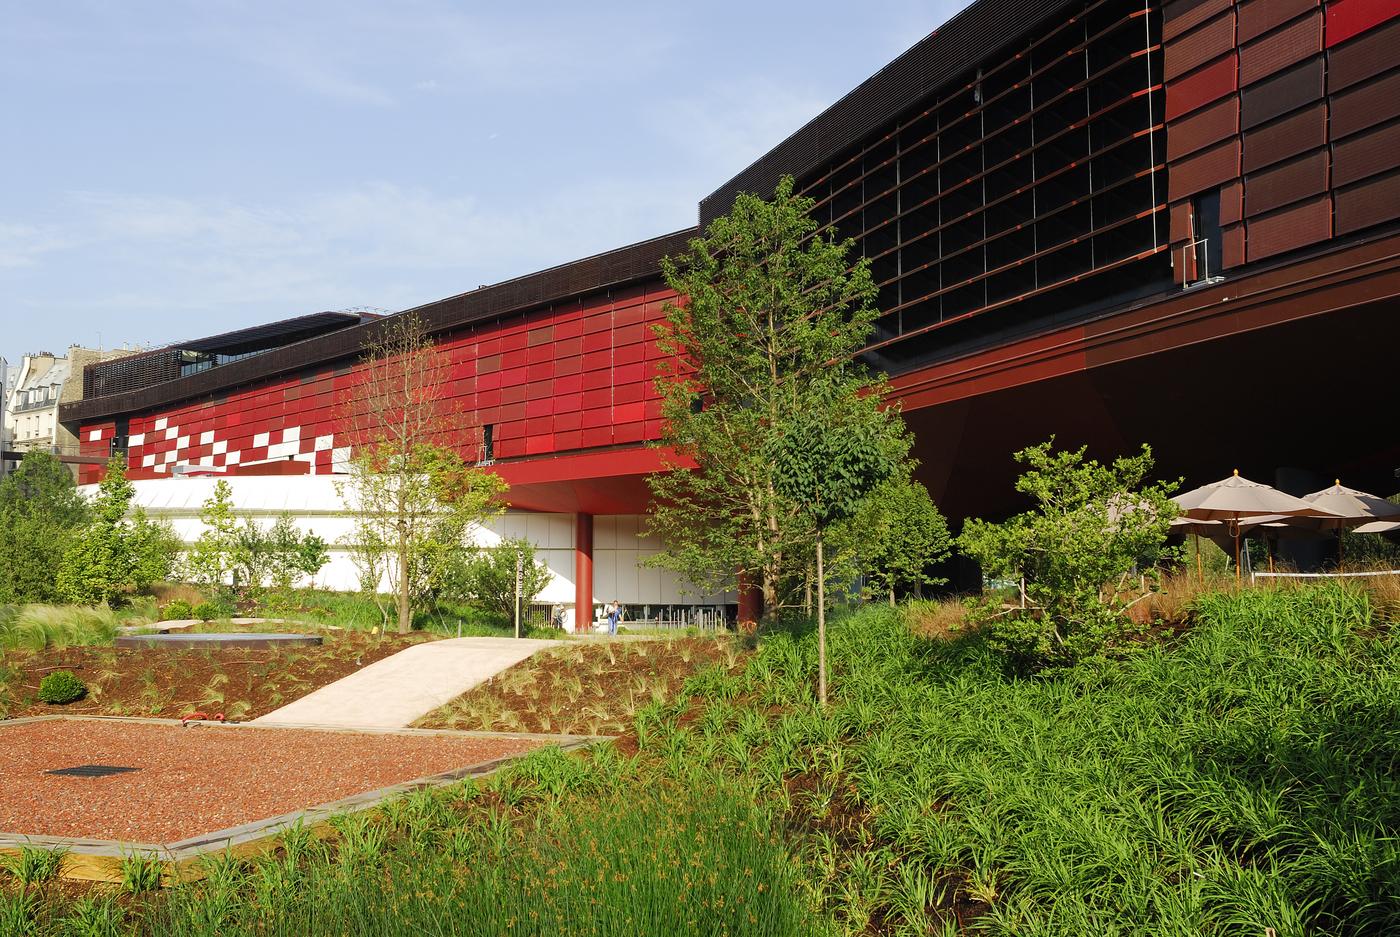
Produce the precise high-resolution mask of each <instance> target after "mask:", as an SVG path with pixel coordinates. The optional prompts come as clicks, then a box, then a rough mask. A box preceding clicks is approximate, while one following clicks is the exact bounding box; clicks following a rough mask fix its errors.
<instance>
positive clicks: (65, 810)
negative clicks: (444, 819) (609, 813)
mask: <svg viewBox="0 0 1400 937" xmlns="http://www.w3.org/2000/svg"><path fill="white" fill-rule="evenodd" d="M546 741H547V740H544V739H538V738H526V737H509V736H495V737H488V736H471V735H462V734H442V733H416V732H405V731H402V730H400V731H384V732H335V731H327V730H310V729H299V728H262V727H257V728H255V727H249V726H217V725H206V724H194V725H190V726H181V725H180V724H179V723H174V722H163V721H159V722H158V721H154V720H150V721H148V720H126V719H66V718H58V719H36V720H15V721H11V722H8V723H0V777H3V778H5V779H6V783H5V784H4V785H3V786H0V831H3V835H6V836H9V837H11V838H13V837H64V838H74V839H82V840H109V841H119V842H123V843H139V844H157V843H163V844H171V843H179V842H183V841H186V840H189V839H191V838H195V837H200V836H203V835H206V834H210V833H214V832H216V831H222V830H228V829H229V828H232V827H238V826H242V825H244V824H249V823H253V822H254V821H258V820H265V819H268V818H273V817H278V816H281V815H283V814H288V813H293V812H296V811H301V810H305V809H307V808H311V807H315V806H317V805H322V804H327V803H330V802H334V801H340V800H343V799H344V798H347V797H352V796H353V795H357V794H364V793H366V792H371V791H377V790H379V789H381V788H386V787H390V786H393V785H398V784H403V783H404V782H408V781H414V780H417V779H420V778H427V777H432V776H437V775H443V774H447V773H451V772H458V771H461V770H462V769H465V768H469V767H471V766H478V765H482V764H485V763H491V762H496V761H498V760H500V759H503V758H507V757H511V756H516V755H520V754H524V753H525V752H527V751H530V750H532V749H534V748H538V747H539V746H541V745H542V744H545V742H546ZM83 766H103V767H115V768H122V769H129V770H122V771H119V772H117V773H113V774H108V775H106V776H98V777H93V776H85V775H83V774H78V775H59V774H53V773H51V772H53V771H57V770H63V769H73V768H79V767H83Z"/></svg>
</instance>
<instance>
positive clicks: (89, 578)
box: [56, 455, 176, 606]
mask: <svg viewBox="0 0 1400 937" xmlns="http://www.w3.org/2000/svg"><path fill="white" fill-rule="evenodd" d="M135 494H136V489H135V488H134V487H133V486H132V484H131V482H129V481H127V478H126V461H125V460H124V459H123V458H122V457H121V456H119V455H118V456H113V457H112V460H111V461H110V462H108V463H107V474H106V475H105V476H104V477H103V479H102V483H101V484H100V485H98V486H97V496H96V497H95V498H94V499H93V502H92V510H91V515H90V517H89V520H88V522H87V523H86V524H85V525H84V526H83V527H82V528H81V529H80V530H79V531H78V534H77V536H76V537H75V538H74V540H73V542H72V543H71V544H70V545H69V547H68V549H67V550H66V551H65V553H64V556H63V561H62V562H61V563H60V564H59V567H58V575H57V580H56V581H57V587H58V592H59V595H60V596H62V597H63V599H64V600H65V601H68V602H75V603H78V604H80V605H108V606H111V605H114V604H116V603H118V602H119V601H120V600H121V598H122V596H123V595H124V594H125V593H126V592H127V591H128V590H130V589H134V588H144V587H145V586H148V585H150V583H151V582H153V581H154V580H155V579H157V578H160V577H162V576H164V575H166V574H168V573H169V571H170V567H171V565H172V563H173V562H174V550H175V549H176V544H175V538H174V535H173V534H172V533H171V532H170V530H169V528H168V527H166V526H165V525H163V524H158V523H155V522H153V521H151V520H149V519H148V518H147V517H146V515H145V513H144V512H142V511H140V510H139V509H138V510H137V511H135V512H130V508H131V499H132V498H133V497H134V496H135ZM129 512H130V513H131V516H130V517H129V516H128V513H129Z"/></svg>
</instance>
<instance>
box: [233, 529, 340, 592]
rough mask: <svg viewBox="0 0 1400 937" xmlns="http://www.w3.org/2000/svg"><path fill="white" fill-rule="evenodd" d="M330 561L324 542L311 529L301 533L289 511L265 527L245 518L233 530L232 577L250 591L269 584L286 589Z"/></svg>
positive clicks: (272, 586) (312, 574)
mask: <svg viewBox="0 0 1400 937" xmlns="http://www.w3.org/2000/svg"><path fill="white" fill-rule="evenodd" d="M329 560H330V553H329V551H328V549H327V547H326V541H325V540H323V539H321V538H320V537H318V536H316V534H315V532H314V531H312V532H308V533H305V534H303V533H302V532H301V531H300V530H298V529H297V526H296V524H295V522H293V520H292V517H291V515H290V514H286V513H284V514H282V515H280V516H279V517H278V518H277V520H276V521H274V522H273V523H272V524H271V525H270V526H267V527H264V526H263V525H262V524H260V523H259V522H258V521H256V520H255V519H253V518H251V517H245V518H244V519H243V524H242V525H241V526H239V527H238V528H236V530H235V531H234V537H233V552H232V556H231V565H232V568H233V574H234V579H235V580H236V581H238V582H240V583H243V584H244V585H246V586H247V587H248V588H249V589H252V590H260V589H263V588H266V587H271V588H273V589H277V590H279V591H282V592H286V591H288V590H289V589H291V588H292V586H293V585H294V584H295V583H296V581H297V580H298V579H300V578H301V577H303V576H308V577H309V576H315V575H316V574H317V573H318V572H320V571H321V568H322V567H323V566H325V565H326V563H327V562H329Z"/></svg>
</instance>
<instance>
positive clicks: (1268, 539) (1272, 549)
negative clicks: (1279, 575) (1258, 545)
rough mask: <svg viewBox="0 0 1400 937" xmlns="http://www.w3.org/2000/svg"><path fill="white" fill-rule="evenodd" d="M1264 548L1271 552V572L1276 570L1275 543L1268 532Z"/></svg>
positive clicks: (1265, 536)
mask: <svg viewBox="0 0 1400 937" xmlns="http://www.w3.org/2000/svg"><path fill="white" fill-rule="evenodd" d="M1264 550H1265V551H1266V552H1267V553H1268V554H1269V572H1271V573H1272V572H1273V571H1274V545H1273V543H1271V542H1270V537H1269V535H1268V534H1265V535H1264Z"/></svg>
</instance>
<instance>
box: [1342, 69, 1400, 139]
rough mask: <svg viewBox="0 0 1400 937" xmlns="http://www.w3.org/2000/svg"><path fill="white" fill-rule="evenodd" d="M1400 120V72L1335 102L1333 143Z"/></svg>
mask: <svg viewBox="0 0 1400 937" xmlns="http://www.w3.org/2000/svg"><path fill="white" fill-rule="evenodd" d="M1394 117H1400V70H1396V71H1394V72H1391V73H1390V74H1389V75H1386V76H1385V77H1384V78H1381V79H1380V80H1379V81H1373V82H1371V83H1369V84H1365V85H1360V86H1357V87H1354V88H1350V89H1348V90H1347V91H1344V92H1342V93H1341V94H1339V95H1336V96H1335V97H1333V98H1332V102H1331V118H1332V139H1333V140H1339V139H1341V138H1342V137H1345V136H1348V135H1350V134H1353V133H1356V132H1357V131H1360V130H1365V129H1366V128H1367V127H1372V126H1375V125H1376V124H1380V123H1384V122H1385V121H1387V120H1390V119H1392V118H1394Z"/></svg>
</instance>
